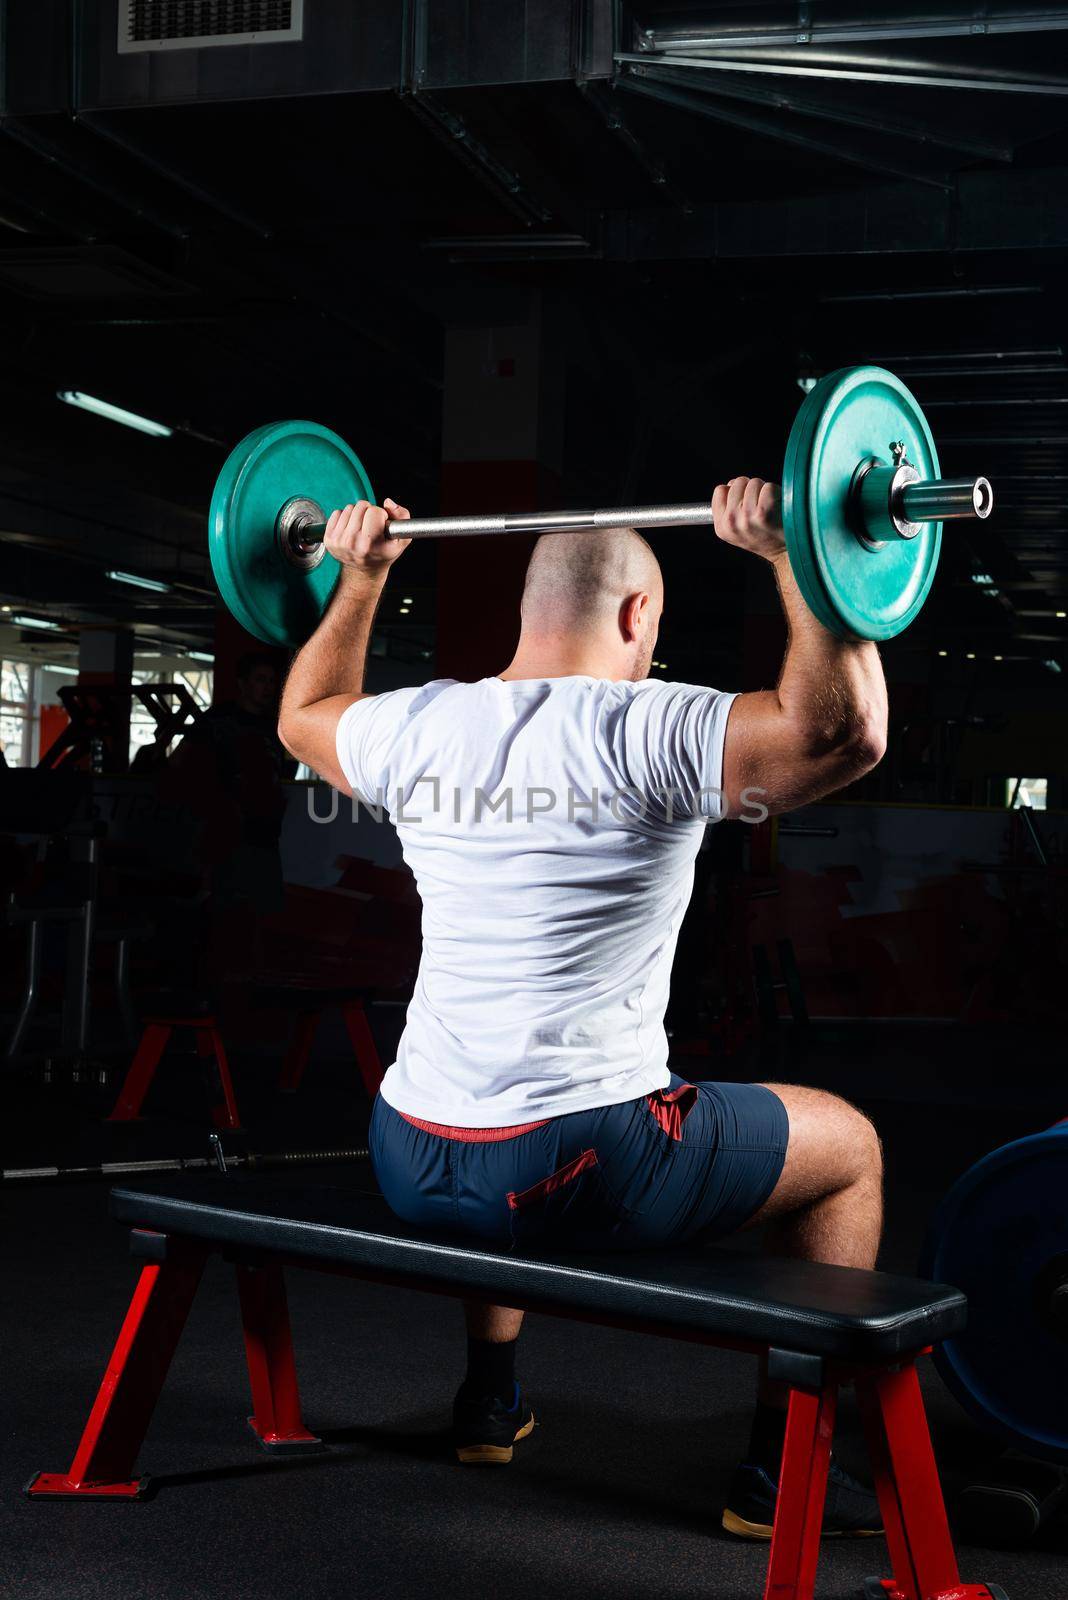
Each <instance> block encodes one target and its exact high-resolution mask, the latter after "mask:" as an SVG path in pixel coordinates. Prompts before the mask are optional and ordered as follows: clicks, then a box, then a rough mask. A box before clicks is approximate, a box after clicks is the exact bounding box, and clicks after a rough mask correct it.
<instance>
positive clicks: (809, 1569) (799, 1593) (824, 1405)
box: [764, 1379, 838, 1600]
mask: <svg viewBox="0 0 1068 1600" xmlns="http://www.w3.org/2000/svg"><path fill="white" fill-rule="evenodd" d="M837 1406H838V1384H837V1381H836V1380H834V1379H831V1380H830V1381H828V1382H827V1383H826V1384H825V1385H824V1387H823V1389H822V1390H821V1391H820V1393H819V1394H807V1393H805V1392H803V1391H802V1390H800V1389H793V1390H791V1393H790V1410H789V1414H788V1416H787V1421H786V1442H785V1444H784V1446H783V1452H782V1466H781V1468H780V1471H779V1495H778V1501H777V1503H776V1507H775V1527H774V1529H773V1532H772V1536H771V1556H770V1558H769V1560H768V1579H767V1585H766V1587H765V1589H764V1600H812V1596H813V1591H814V1588H815V1583H816V1563H817V1561H818V1560H819V1550H820V1530H821V1528H822V1526H823V1503H824V1500H825V1499H826V1495H827V1470H828V1468H829V1466H830V1464H831V1436H832V1434H833V1433H834V1417H835V1411H836V1410H837Z"/></svg>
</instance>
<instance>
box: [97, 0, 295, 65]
mask: <svg viewBox="0 0 1068 1600" xmlns="http://www.w3.org/2000/svg"><path fill="white" fill-rule="evenodd" d="M118 11H119V40H118V50H119V54H120V55H132V54H135V53H136V52H139V51H144V50H203V49H205V48H206V47H207V46H208V45H213V44H231V45H233V44H281V43H284V42H285V41H287V40H293V39H301V38H303V36H304V33H303V29H304V0H119V7H118Z"/></svg>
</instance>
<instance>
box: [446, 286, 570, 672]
mask: <svg viewBox="0 0 1068 1600" xmlns="http://www.w3.org/2000/svg"><path fill="white" fill-rule="evenodd" d="M497 310H498V312H499V315H498V316H496V317H495V318H494V320H493V321H492V322H488V321H487V322H477V323H476V322H473V321H466V322H464V324H463V325H458V326H454V327H452V328H450V329H449V331H448V332H447V334H446V339H445V392H444V418H443V427H442V471H441V512H442V515H445V516H447V515H449V514H450V513H459V512H472V513H477V512H489V511H537V510H542V509H544V508H546V507H551V506H553V505H554V504H556V503H558V490H559V479H560V467H561V455H562V442H563V417H564V406H563V389H564V361H563V340H562V339H559V340H553V339H551V338H550V337H549V332H550V330H549V329H548V326H547V323H548V319H547V318H546V315H545V308H544V306H543V303H542V300H541V297H540V296H538V295H531V296H529V297H524V298H523V299H522V300H519V301H517V302H516V303H514V304H513V305H511V306H507V307H498V308H497ZM533 546H534V540H533V538H530V539H523V538H518V537H513V538H509V539H443V540H441V541H440V542H439V544H438V547H437V563H438V573H437V593H438V602H437V605H438V611H437V641H438V649H437V671H438V674H439V676H441V677H449V678H461V679H465V680H468V681H471V680H474V679H476V678H481V677H485V676H487V675H488V674H490V673H494V672H499V671H501V669H502V668H503V667H505V666H507V664H508V662H509V661H510V659H511V657H512V654H513V652H514V650H515V645H516V641H517V639H518V637H519V600H520V596H521V594H522V587H523V574H524V573H525V571H526V565H527V561H528V560H529V558H530V552H531V550H532V549H533Z"/></svg>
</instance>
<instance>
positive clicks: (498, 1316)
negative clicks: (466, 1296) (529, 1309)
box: [464, 1300, 523, 1344]
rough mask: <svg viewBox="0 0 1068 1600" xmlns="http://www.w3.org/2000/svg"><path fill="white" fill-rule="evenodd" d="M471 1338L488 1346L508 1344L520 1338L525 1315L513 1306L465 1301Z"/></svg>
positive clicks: (465, 1314)
mask: <svg viewBox="0 0 1068 1600" xmlns="http://www.w3.org/2000/svg"><path fill="white" fill-rule="evenodd" d="M464 1317H465V1318H466V1320H467V1332H468V1336H469V1338H472V1339H483V1340H485V1342H486V1343H487V1344H508V1343H510V1342H511V1340H513V1339H518V1338H519V1330H520V1328H521V1327H522V1326H523V1313H522V1312H521V1311H513V1310H512V1308H511V1306H487V1305H484V1304H483V1302H482V1301H481V1300H465V1301H464Z"/></svg>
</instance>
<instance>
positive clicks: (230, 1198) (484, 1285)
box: [111, 1169, 965, 1363]
mask: <svg viewBox="0 0 1068 1600" xmlns="http://www.w3.org/2000/svg"><path fill="white" fill-rule="evenodd" d="M336 1170H337V1171H338V1174H339V1175H338V1177H337V1178H336V1179H333V1178H332V1179H331V1181H329V1182H321V1183H317V1184H314V1185H313V1184H310V1183H309V1182H308V1179H307V1176H306V1175H305V1176H302V1177H298V1176H297V1175H281V1176H278V1177H269V1178H268V1177H263V1176H260V1175H256V1174H245V1173H228V1174H226V1175H223V1174H210V1175H204V1176H201V1175H199V1174H198V1175H196V1176H193V1175H187V1176H184V1177H180V1178H175V1179H171V1180H162V1179H160V1180H154V1181H152V1182H148V1183H146V1182H142V1183H139V1184H137V1185H136V1186H127V1185H119V1186H118V1187H116V1188H114V1189H113V1190H112V1191H111V1213H112V1216H114V1217H115V1218H116V1219H117V1220H118V1221H119V1222H124V1223H129V1224H131V1225H132V1226H134V1227H142V1228H150V1229H155V1230H158V1231H160V1232H163V1233H168V1234H174V1235H180V1236H182V1237H184V1238H190V1239H196V1240H200V1241H203V1242H205V1243H208V1244H210V1245H211V1246H212V1247H215V1248H224V1249H231V1250H236V1251H238V1252H240V1251H242V1250H247V1251H249V1252H253V1253H256V1254H262V1253H267V1254H270V1255H274V1256H279V1257H284V1258H286V1259H287V1260H289V1261H292V1262H293V1263H294V1264H297V1265H300V1264H302V1263H306V1264H307V1265H308V1266H309V1267H315V1266H321V1267H333V1268H340V1269H342V1270H344V1271H349V1272H352V1273H353V1274H355V1275H356V1276H359V1275H360V1274H361V1272H362V1273H365V1274H366V1275H367V1276H369V1277H372V1276H374V1275H375V1274H383V1275H387V1276H389V1277H394V1278H397V1279H401V1280H411V1282H412V1287H413V1288H415V1287H420V1286H423V1287H437V1288H444V1289H446V1290H447V1291H449V1292H452V1293H456V1294H460V1293H462V1292H465V1291H471V1292H473V1293H474V1294H475V1296H476V1297H479V1296H488V1297H492V1298H493V1299H495V1300H497V1301H499V1303H500V1304H502V1305H516V1304H519V1305H526V1306H532V1307H536V1306H537V1305H539V1304H541V1305H544V1306H546V1307H547V1308H551V1307H555V1308H558V1309H560V1310H561V1311H565V1312H566V1311H572V1312H574V1314H575V1315H576V1316H582V1315H583V1314H586V1315H590V1316H592V1317H595V1318H602V1319H604V1320H605V1321H608V1322H612V1323H614V1324H616V1325H618V1326H620V1327H636V1328H639V1327H651V1326H657V1327H660V1328H663V1329H664V1331H675V1332H677V1333H678V1334H679V1335H680V1336H682V1337H685V1336H687V1335H689V1336H693V1337H697V1338H699V1339H700V1338H702V1337H703V1338H707V1339H708V1341H709V1342H710V1343H715V1342H716V1341H717V1340H721V1341H724V1342H732V1341H736V1342H739V1343H747V1344H761V1345H763V1344H769V1345H775V1346H778V1347H779V1348H781V1349H786V1350H794V1351H800V1352H803V1353H806V1354H813V1355H821V1356H833V1357H836V1358H838V1359H839V1360H847V1361H856V1362H873V1363H874V1362H885V1361H887V1360H888V1359H892V1358H893V1357H894V1356H897V1355H903V1354H908V1353H911V1352H915V1351H916V1350H918V1349H921V1348H922V1347H923V1346H924V1345H927V1344H930V1343H932V1342H934V1341H937V1340H939V1339H944V1338H946V1337H947V1336H948V1335H949V1334H953V1333H958V1332H959V1331H960V1330H961V1329H962V1328H963V1326H964V1322H965V1298H964V1295H963V1294H962V1293H961V1292H960V1290H959V1289H951V1288H948V1287H946V1286H945V1285H944V1284H937V1283H923V1282H921V1281H920V1280H919V1279H915V1278H900V1277H893V1276H891V1275H890V1274H889V1273H882V1272H862V1271H859V1270H857V1269H856V1268H851V1267H828V1266H820V1265H816V1264H814V1263H812V1262H808V1261H791V1260H782V1259H778V1258H772V1257H765V1256H759V1255H750V1254H744V1253H742V1252H740V1251H737V1250H725V1249H716V1248H711V1247H709V1248H698V1247H693V1246H689V1247H687V1246H684V1247H681V1248H676V1247H673V1248H672V1249H671V1250H666V1251H665V1250H658V1251H650V1252H648V1253H642V1254H622V1253H619V1252H616V1253H612V1252H605V1253H604V1254H599V1255H596V1256H593V1255H589V1254H587V1253H585V1252H583V1253H581V1254H579V1253H576V1254H574V1255H571V1254H553V1255H539V1256H537V1257H531V1256H524V1255H520V1254H515V1253H509V1252H508V1251H504V1250H501V1249H499V1248H496V1247H492V1246H490V1247H486V1246H482V1245H479V1244H477V1243H472V1242H471V1241H470V1240H450V1239H448V1238H445V1237H442V1236H436V1235H432V1234H427V1233H423V1232H420V1231H418V1230H416V1229H414V1228H410V1227H408V1226H407V1225H406V1224H405V1223H403V1222H400V1221H398V1220H397V1218H396V1217H394V1216H393V1214H392V1212H391V1211H390V1210H389V1208H388V1207H387V1205H386V1203H385V1201H384V1200H383V1199H382V1198H381V1196H379V1195H376V1194H372V1193H368V1192H366V1190H365V1188H364V1187H363V1186H364V1185H366V1183H367V1181H368V1180H367V1175H366V1173H363V1172H351V1171H349V1170H348V1169H344V1170H343V1169H336Z"/></svg>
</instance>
